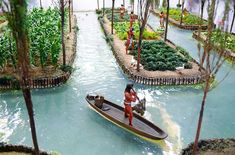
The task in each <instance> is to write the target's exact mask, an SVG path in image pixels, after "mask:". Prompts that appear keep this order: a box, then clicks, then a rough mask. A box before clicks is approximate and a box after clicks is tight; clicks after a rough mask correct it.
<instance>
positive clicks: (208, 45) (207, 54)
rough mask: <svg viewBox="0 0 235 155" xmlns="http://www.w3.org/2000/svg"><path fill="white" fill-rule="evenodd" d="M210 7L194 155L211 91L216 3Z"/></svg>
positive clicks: (213, 2)
mask: <svg viewBox="0 0 235 155" xmlns="http://www.w3.org/2000/svg"><path fill="white" fill-rule="evenodd" d="M208 7H209V14H208V35H207V38H206V42H205V44H204V52H203V54H204V53H205V58H207V64H206V83H205V88H204V95H203V100H202V104H201V110H200V115H199V120H198V126H197V133H196V137H195V140H194V145H193V152H192V155H196V154H197V149H198V140H199V137H200V132H201V126H202V119H203V112H204V106H205V101H206V97H207V94H208V91H209V89H210V80H211V77H210V75H211V70H210V65H209V61H210V51H211V44H212V43H211V37H212V31H213V28H214V12H215V1H212V3H211V5H210V6H208ZM205 58H204V59H205ZM202 61H204V60H202ZM203 63H204V62H203ZM203 63H202V66H203Z"/></svg>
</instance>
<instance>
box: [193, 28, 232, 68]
mask: <svg viewBox="0 0 235 155" xmlns="http://www.w3.org/2000/svg"><path fill="white" fill-rule="evenodd" d="M193 38H195V39H196V40H198V41H201V42H205V40H206V39H205V37H203V36H202V35H200V36H199V34H198V31H194V32H193ZM213 48H214V49H218V48H217V47H216V46H213ZM224 57H225V58H226V59H228V60H229V61H231V62H232V63H235V52H232V51H231V50H230V49H226V51H225V53H224Z"/></svg>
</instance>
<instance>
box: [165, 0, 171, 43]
mask: <svg viewBox="0 0 235 155" xmlns="http://www.w3.org/2000/svg"><path fill="white" fill-rule="evenodd" d="M169 10H170V2H169V0H167V14H166V28H165V37H164V41H165V42H166V40H167V32H168V23H169Z"/></svg>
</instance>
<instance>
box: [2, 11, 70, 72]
mask: <svg viewBox="0 0 235 155" xmlns="http://www.w3.org/2000/svg"><path fill="white" fill-rule="evenodd" d="M66 17H67V13H66ZM27 24H28V31H29V43H30V44H29V47H30V63H31V64H33V65H34V66H39V65H41V67H44V66H47V65H51V64H53V65H55V64H57V62H58V59H59V54H60V51H61V34H60V30H61V24H60V14H59V10H58V9H51V8H49V9H47V10H43V9H37V8H34V9H33V10H32V11H31V12H30V13H29V14H28V16H27ZM16 63H17V56H16V44H15V41H14V39H13V38H12V35H11V32H10V29H9V28H6V29H5V30H4V32H3V35H1V36H0V68H3V67H4V66H5V65H6V64H12V65H14V66H16Z"/></svg>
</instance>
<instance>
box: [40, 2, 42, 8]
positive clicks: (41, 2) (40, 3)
mask: <svg viewBox="0 0 235 155" xmlns="http://www.w3.org/2000/svg"><path fill="white" fill-rule="evenodd" d="M40 8H41V9H42V0H40Z"/></svg>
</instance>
